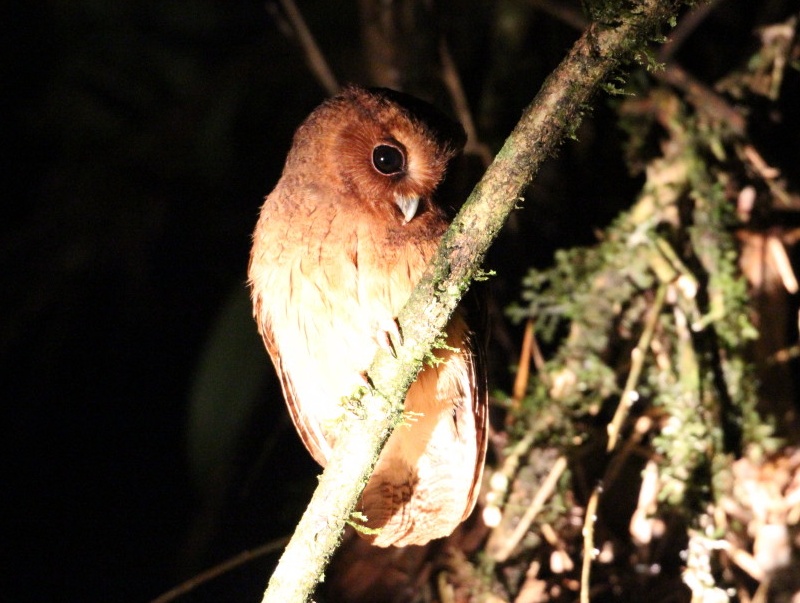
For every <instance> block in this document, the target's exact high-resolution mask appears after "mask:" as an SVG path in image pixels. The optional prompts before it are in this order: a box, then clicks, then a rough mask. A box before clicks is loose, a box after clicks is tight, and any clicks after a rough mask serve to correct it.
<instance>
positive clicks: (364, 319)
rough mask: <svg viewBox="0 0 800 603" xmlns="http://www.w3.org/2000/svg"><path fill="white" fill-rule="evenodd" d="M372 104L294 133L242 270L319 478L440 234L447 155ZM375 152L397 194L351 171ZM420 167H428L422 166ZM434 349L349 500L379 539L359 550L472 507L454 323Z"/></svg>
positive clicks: (451, 523)
mask: <svg viewBox="0 0 800 603" xmlns="http://www.w3.org/2000/svg"><path fill="white" fill-rule="evenodd" d="M347 94H350V96H349V97H348V96H347ZM374 96H375V94H374V93H371V92H367V91H363V90H361V89H352V90H351V91H349V92H348V93H346V95H345V97H344V98H345V101H341V100H334V101H331V102H329V103H328V104H327V105H323V106H322V108H321V109H318V110H317V111H316V112H315V113H313V114H312V115H311V117H310V118H309V119H308V120H307V122H306V123H305V124H304V126H302V127H301V129H300V130H298V134H297V135H296V137H295V143H294V146H293V149H292V151H291V153H290V155H289V158H288V159H287V164H286V168H285V170H284V174H283V176H282V178H281V180H280V182H279V183H278V185H277V186H276V188H275V190H274V191H273V192H272V193H271V194H270V195H269V196H268V197H267V199H266V201H265V203H264V205H263V207H262V211H261V216H260V218H259V222H258V225H257V227H256V231H255V234H254V242H253V251H252V254H251V259H250V268H249V277H250V284H251V287H252V295H253V303H254V314H255V317H256V321H257V323H258V327H259V331H260V332H261V334H262V336H263V338H264V341H265V343H266V347H267V349H268V351H269V354H270V356H271V358H272V361H273V363H274V364H275V367H276V369H277V372H278V374H279V376H280V378H281V381H282V384H283V390H284V395H285V397H286V400H287V403H288V406H289V409H290V412H291V415H292V419H293V420H294V423H295V426H296V427H297V430H298V432H299V433H300V436H301V438H302V439H303V442H304V443H305V445H306V447H307V448H308V449H309V451H310V452H311V454H312V455H313V456H314V458H315V459H316V460H317V461H318V462H319V463H320V464H322V465H324V464H325V462H326V460H327V458H328V456H329V453H330V449H331V446H333V445H334V443H335V442H334V427H335V424H336V423H337V422H338V421H339V420H340V419H341V418H342V417H343V416H345V414H346V413H345V410H344V407H343V405H342V398H345V397H347V396H349V395H351V394H352V393H353V392H354V391H355V390H356V388H357V387H358V385H360V384H361V383H362V382H363V381H362V380H363V373H364V372H365V371H366V370H367V369H368V367H369V365H370V363H371V361H372V359H373V357H374V356H375V353H376V352H377V350H378V347H379V344H378V339H377V337H376V335H377V333H378V331H379V329H381V325H385V324H386V321H387V320H393V319H394V317H396V316H397V314H398V312H399V311H400V309H401V308H402V306H403V305H404V304H405V302H406V301H407V299H408V297H409V295H410V293H411V291H412V289H413V287H414V286H415V284H416V282H417V281H418V280H419V278H420V276H421V274H422V272H423V271H424V269H425V266H426V264H427V262H428V261H429V259H430V257H431V256H432V254H433V253H434V251H435V249H436V246H437V244H438V241H439V238H440V237H441V234H442V233H443V231H444V229H445V228H446V221H445V219H444V217H443V214H442V212H441V211H440V210H439V209H438V207H436V205H435V204H434V201H433V192H434V189H435V187H436V185H437V184H438V182H439V180H440V179H441V177H442V175H443V171H444V166H445V164H446V161H447V159H449V157H450V155H451V154H452V149H451V148H450V147H449V146H448V145H449V143H447V142H441V141H438V140H435V139H434V140H428V138H431V137H430V133H429V131H428V129H426V127H425V126H424V125H420V124H418V123H416V122H414V121H413V119H411V118H410V117H409V115H408V114H407V113H406V112H404V111H402V110H400V109H398V108H397V107H396V106H395V105H394V104H393V102H388V104H387V102H385V101H384V100H382V97H381V98H378V99H377V100H376V99H375V98H373V97H374ZM364 99H366V100H364ZM360 101H364V104H365V106H361V105H360V104H359V102H360ZM342 102H344V105H343V104H342ZM337 103H338V104H337ZM353 103H355V105H356V107H355V109H356V110H353V111H349V112H348V111H346V110H345V109H348V105H352V104H353ZM376 103H377V105H376ZM376 107H377V108H376ZM350 108H352V107H350ZM370 112H371V113H370ZM382 118H384V119H382ZM331 119H333V120H334V123H329V122H330V121H331ZM326 126H327V129H326ZM355 126H361V130H359V129H358V128H356V127H355ZM359 131H360V132H361V133H360V134H357V135H355V134H354V132H359ZM354 136H355V138H354ZM386 140H388V141H390V142H389V143H387V144H390V145H393V147H397V148H401V149H402V150H403V151H405V153H407V157H408V158H407V159H405V157H404V159H405V160H406V161H407V165H406V166H405V167H404V169H405V170H406V172H408V174H410V176H409V178H411V176H413V179H411V180H410V181H406V180H403V179H402V178H395V179H394V180H392V179H391V178H386V177H385V176H384V175H383V174H379V173H377V172H375V170H374V169H372V167H371V165H370V164H369V163H368V162H365V161H364V157H361V155H364V153H370V154H371V153H372V149H373V148H374V147H375V145H376V144H380V141H386ZM376 141H377V142H376ZM343 144H344V145H345V147H342V145H343ZM348 145H350V146H352V145H355V147H357V149H356V150H353V149H349V147H348ZM348 149H349V150H348ZM431 157H433V158H434V159H436V160H437V161H438V162H439V164H436V165H428V163H430V160H429V158H431ZM337 161H339V162H340V163H341V165H340V164H339V163H337ZM362 171H363V172H364V173H361V172H362ZM406 172H404V176H405V174H406ZM376 174H377V176H376ZM398 191H400V192H398ZM408 195H413V196H415V198H418V199H419V209H418V211H417V212H416V214H415V215H414V216H412V219H410V220H408V221H406V218H407V216H406V215H405V213H404V212H403V211H401V209H398V202H397V199H398V196H399V197H401V198H405V197H404V196H408ZM446 335H447V344H448V347H451V348H454V349H457V351H452V350H439V351H438V352H437V354H438V355H439V356H440V358H441V359H442V360H443V362H441V363H439V364H437V365H436V366H429V367H426V368H425V369H424V370H423V371H422V372H421V373H420V375H419V376H418V378H417V380H416V381H415V383H414V384H413V385H412V386H411V389H410V390H409V392H408V395H407V398H406V405H405V406H406V411H408V412H410V413H413V415H410V416H412V417H413V420H412V421H410V422H409V423H408V425H403V426H400V427H398V428H397V429H396V430H395V432H394V433H393V434H392V436H391V437H390V439H389V441H388V442H387V444H386V446H385V448H384V450H383V452H382V454H381V456H380V458H379V460H378V464H377V466H376V468H375V471H374V472H373V475H372V477H371V479H370V481H369V483H368V484H367V487H366V489H365V491H364V493H363V495H362V499H361V508H360V510H361V511H362V512H363V513H364V514H365V515H366V516H367V517H368V525H369V526H370V527H376V528H381V529H380V532H379V534H378V535H377V536H376V537H374V540H373V542H374V543H375V544H378V545H381V546H388V545H391V544H394V545H406V544H423V543H425V542H427V541H428V540H430V539H432V538H438V537H441V536H446V535H448V534H449V533H451V532H452V531H453V530H454V529H455V527H456V526H457V525H458V524H459V523H460V522H461V521H462V520H463V519H464V518H465V517H466V516H467V515H468V514H469V513H470V511H471V510H472V508H473V506H474V504H475V501H476V498H477V494H478V490H479V486H480V477H481V473H482V468H483V458H484V454H485V448H486V392H485V387H484V377H483V375H482V374H481V368H482V364H481V363H480V362H479V361H478V359H477V357H476V355H475V354H476V351H475V347H474V346H473V342H472V338H471V335H470V332H469V330H468V328H467V325H466V323H465V321H464V316H463V314H462V313H461V312H460V311H459V312H457V313H456V314H455V315H454V317H453V318H452V319H451V321H450V323H449V324H448V326H447V329H446Z"/></svg>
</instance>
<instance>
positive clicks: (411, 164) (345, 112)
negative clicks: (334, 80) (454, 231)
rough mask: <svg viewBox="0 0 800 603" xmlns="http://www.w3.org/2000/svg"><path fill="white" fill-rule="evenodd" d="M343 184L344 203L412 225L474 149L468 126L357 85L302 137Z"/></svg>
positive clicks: (318, 114) (403, 97)
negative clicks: (461, 156)
mask: <svg viewBox="0 0 800 603" xmlns="http://www.w3.org/2000/svg"><path fill="white" fill-rule="evenodd" d="M301 136H302V137H304V138H306V139H308V138H310V139H313V140H315V141H317V143H316V144H318V145H319V147H317V148H314V149H306V150H307V151H308V152H311V153H313V154H314V155H316V157H317V159H316V161H317V162H319V163H321V164H322V165H320V166H318V167H319V168H320V173H322V174H326V175H327V177H333V178H334V179H335V183H333V184H334V185H335V186H337V187H338V188H340V190H341V192H342V194H343V197H344V198H348V199H355V200H356V202H358V203H359V204H360V206H361V207H362V208H368V209H369V210H371V211H374V212H376V213H377V214H379V215H381V216H382V217H384V218H386V219H389V220H392V221H398V222H399V223H401V224H407V223H409V222H410V221H412V220H413V219H414V218H415V217H416V216H417V215H419V214H421V213H423V212H425V211H429V210H431V209H432V208H434V205H433V195H434V192H435V191H436V188H437V186H438V185H439V183H440V182H441V181H442V179H443V177H444V174H445V170H446V169H447V164H448V162H449V161H450V160H451V159H452V158H453V157H454V156H455V155H456V154H457V153H458V152H460V151H461V149H462V148H463V146H464V143H465V142H466V135H465V133H464V129H463V128H462V127H461V125H460V124H458V123H457V122H454V121H453V120H451V119H449V118H448V117H446V116H445V115H444V114H443V113H441V112H440V111H438V110H437V109H436V108H435V107H433V106H432V105H430V104H428V103H426V102H424V101H422V100H419V99H417V98H414V97H412V96H409V95H407V94H403V93H400V92H396V91H394V90H388V89H385V88H369V89H367V88H361V87H356V86H351V87H349V88H347V89H346V90H345V91H344V92H342V93H341V94H340V95H338V96H336V97H333V98H331V99H329V100H328V101H326V102H325V103H323V104H322V105H321V106H320V107H318V108H317V109H316V110H315V111H314V112H313V113H312V114H311V115H310V116H309V118H308V119H307V120H306V122H305V123H304V124H303V126H302V127H301V129H300V130H298V133H297V135H296V138H295V148H294V149H293V151H300V149H297V147H298V142H299V141H298V138H299V137H301Z"/></svg>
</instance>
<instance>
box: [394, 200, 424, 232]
mask: <svg viewBox="0 0 800 603" xmlns="http://www.w3.org/2000/svg"><path fill="white" fill-rule="evenodd" d="M394 202H395V203H396V204H397V207H399V208H400V211H401V212H403V224H408V223H409V222H411V220H412V218H413V217H414V216H415V215H417V209H418V208H419V195H401V194H399V193H395V195H394Z"/></svg>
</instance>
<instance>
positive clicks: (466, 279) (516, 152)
mask: <svg viewBox="0 0 800 603" xmlns="http://www.w3.org/2000/svg"><path fill="white" fill-rule="evenodd" d="M608 4H610V2H606V5H608ZM619 4H620V5H623V6H624V7H626V11H625V14H621V15H620V16H619V18H618V19H615V21H614V22H615V26H608V25H600V24H593V25H591V26H590V27H589V28H588V29H587V30H586V31H585V33H584V34H583V36H581V38H580V39H579V40H578V41H577V42H576V43H575V45H574V46H573V48H572V49H571V50H570V52H569V54H568V55H567V57H566V58H565V59H564V60H563V61H562V62H561V64H560V65H559V66H558V67H557V68H556V70H555V71H554V72H553V73H552V74H551V75H550V76H549V77H548V78H547V80H546V81H545V83H544V85H543V86H542V89H541V90H540V91H539V93H538V94H537V95H536V98H535V99H534V100H533V102H532V103H531V105H530V106H529V107H528V108H527V109H526V110H525V112H524V113H523V115H522V118H521V119H520V121H519V123H518V124H517V126H516V127H515V128H514V130H513V132H512V133H511V135H510V136H509V137H508V139H507V140H506V143H505V144H504V146H503V148H502V149H501V150H500V152H499V153H498V154H497V157H496V158H495V160H494V162H493V163H492V164H491V165H490V166H489V168H488V170H487V171H486V174H485V175H484V177H483V179H482V180H481V181H480V182H479V183H478V185H477V186H476V187H475V189H474V190H473V192H472V194H471V195H470V196H469V198H468V199H467V201H466V203H465V204H464V206H463V208H462V209H461V211H460V212H459V214H458V215H457V216H456V218H455V220H454V221H453V224H452V225H451V226H450V228H449V230H448V231H447V232H446V233H445V235H444V237H443V239H442V242H441V244H440V246H439V249H438V251H437V254H436V256H435V257H434V259H433V261H432V263H431V265H430V266H429V268H428V271H427V272H426V275H425V276H424V277H423V278H422V279H421V281H420V282H419V284H418V285H417V287H416V288H415V290H414V292H413V293H412V295H411V298H410V299H409V301H408V303H407V304H406V306H405V307H404V308H403V310H402V311H401V313H400V316H399V317H398V319H399V322H400V326H401V328H402V332H403V335H404V343H403V345H402V346H400V347H399V348H398V349H397V358H392V357H391V356H390V355H389V354H387V353H385V352H383V351H381V352H379V353H378V355H377V356H376V358H375V361H374V362H373V364H372V366H371V367H370V369H369V377H370V380H371V382H372V384H373V385H374V388H373V390H372V391H370V392H368V393H366V394H365V395H364V396H363V397H361V398H360V399H359V400H358V401H357V406H358V407H359V409H360V411H361V412H359V413H358V418H355V417H353V419H352V420H351V421H349V422H348V424H347V425H345V426H344V427H343V430H342V431H343V433H342V434H341V435H340V437H339V438H337V445H336V447H335V448H334V450H333V453H332V455H331V458H330V459H329V461H328V466H327V467H326V469H325V471H324V472H323V474H322V476H321V477H320V483H319V486H318V487H317V490H316V491H315V492H314V495H313V497H312V499H311V502H310V503H309V505H308V508H307V509H306V512H305V514H304V515H303V517H302V519H301V520H300V523H299V524H298V526H297V529H296V531H295V534H294V536H293V537H292V539H291V541H290V542H289V545H288V546H287V547H286V550H285V551H284V554H283V556H282V557H281V560H280V562H279V564H278V567H277V568H276V570H275V572H274V573H273V575H272V578H271V579H270V582H269V586H268V587H267V590H266V592H265V593H264V598H263V600H262V603H300V602H304V601H307V600H308V599H309V597H310V596H311V595H312V593H313V591H314V588H315V587H316V585H317V583H318V582H319V581H320V580H322V579H323V577H324V571H325V568H326V567H327V564H328V561H329V560H330V557H331V556H332V555H333V553H334V551H335V550H336V547H337V546H338V544H339V542H340V540H341V534H342V531H343V529H344V527H345V524H346V522H347V521H348V520H349V518H350V514H351V513H352V511H353V509H354V508H355V505H356V503H357V501H358V497H359V495H360V494H361V491H362V490H363V488H364V485H365V484H366V482H367V480H368V479H369V476H370V474H371V473H372V469H373V467H374V465H375V462H376V460H377V458H378V455H379V453H380V450H381V448H382V446H383V444H384V443H385V441H386V440H387V438H388V437H389V435H390V434H391V432H392V430H393V429H394V427H395V426H396V425H397V424H398V423H399V422H401V421H402V416H403V402H404V399H405V393H406V391H407V390H408V388H409V386H410V385H411V383H412V382H413V381H414V379H415V378H416V375H417V374H418V372H419V370H420V369H421V368H422V366H423V362H424V359H425V358H426V356H427V355H429V354H430V350H431V349H432V348H434V347H435V344H436V340H437V338H438V337H439V334H440V333H441V331H442V329H443V328H444V327H445V325H446V324H447V321H448V320H449V318H450V315H451V314H452V312H453V311H454V310H455V308H456V306H457V305H458V303H459V301H460V299H461V297H462V295H463V294H464V292H465V291H466V290H467V288H468V287H469V284H470V282H471V280H472V279H473V278H475V276H476V275H479V273H480V265H481V262H482V261H483V258H484V255H485V253H486V251H487V250H488V248H489V245H491V243H492V241H493V240H494V239H495V237H496V236H497V234H498V233H499V231H500V229H501V227H502V226H503V224H504V223H505V220H506V218H507V216H508V215H509V214H510V213H511V211H512V210H514V209H515V208H516V207H517V206H518V205H519V203H520V202H521V201H522V198H521V195H522V193H523V191H524V190H525V188H526V187H527V186H528V184H530V182H531V180H532V179H533V177H534V176H535V174H536V173H537V172H538V170H539V168H540V166H541V165H542V163H543V162H544V160H545V159H547V158H548V157H550V156H551V155H552V154H553V153H554V151H555V150H556V148H557V147H558V145H559V144H560V143H561V141H562V140H564V138H565V137H567V136H572V135H574V132H575V130H576V128H577V126H578V124H579V123H580V121H581V118H582V116H583V114H584V112H585V111H586V109H587V107H588V103H589V100H590V98H591V97H592V95H593V94H595V92H596V91H597V90H598V88H599V86H600V85H601V84H602V83H603V81H604V80H605V79H606V78H607V77H608V76H609V74H610V73H611V72H612V71H613V70H615V69H618V68H619V66H620V64H621V63H622V62H623V61H626V60H629V59H631V58H632V57H634V56H635V55H636V54H639V53H644V51H645V48H646V46H647V44H648V43H649V42H650V41H651V40H653V39H654V38H655V37H656V36H657V35H658V34H659V32H660V31H661V28H662V27H665V26H666V25H667V23H668V22H670V21H674V19H675V18H676V15H677V11H678V9H679V7H680V6H681V4H683V1H682V0H668V1H667V0H639V1H637V2H631V1H620V2H619Z"/></svg>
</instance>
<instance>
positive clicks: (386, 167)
mask: <svg viewBox="0 0 800 603" xmlns="http://www.w3.org/2000/svg"><path fill="white" fill-rule="evenodd" d="M372 165H374V166H375V169H376V170H378V171H379V172H380V173H381V174H385V175H386V176H392V175H394V174H399V173H400V172H402V171H403V170H404V169H405V166H406V157H405V154H404V153H403V151H401V150H400V149H398V148H397V147H395V146H392V145H388V144H379V145H378V146H377V147H375V148H374V149H372Z"/></svg>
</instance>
